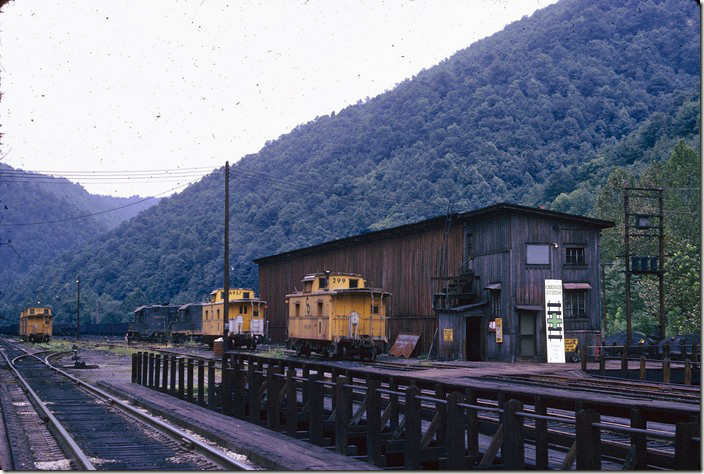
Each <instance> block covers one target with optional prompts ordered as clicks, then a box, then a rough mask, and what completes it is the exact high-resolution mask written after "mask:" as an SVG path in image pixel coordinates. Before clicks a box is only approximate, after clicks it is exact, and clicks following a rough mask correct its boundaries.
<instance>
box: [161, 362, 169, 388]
mask: <svg viewBox="0 0 704 474" xmlns="http://www.w3.org/2000/svg"><path fill="white" fill-rule="evenodd" d="M161 391H162V392H164V393H166V392H168V391H169V356H168V355H164V367H163V368H162V372H161Z"/></svg>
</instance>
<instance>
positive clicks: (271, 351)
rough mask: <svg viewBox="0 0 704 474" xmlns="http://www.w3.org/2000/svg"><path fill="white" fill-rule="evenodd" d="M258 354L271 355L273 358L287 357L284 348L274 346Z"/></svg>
mask: <svg viewBox="0 0 704 474" xmlns="http://www.w3.org/2000/svg"><path fill="white" fill-rule="evenodd" d="M259 355H262V356H264V357H273V358H275V359H288V356H287V355H286V353H285V352H284V350H283V349H279V348H276V347H273V348H271V349H269V350H268V351H266V352H262V353H261V354H259Z"/></svg>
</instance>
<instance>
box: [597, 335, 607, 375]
mask: <svg viewBox="0 0 704 474" xmlns="http://www.w3.org/2000/svg"><path fill="white" fill-rule="evenodd" d="M605 352H606V346H605V345H604V341H601V350H600V351H599V374H600V375H605V374H606V359H605V354H604V353H605Z"/></svg>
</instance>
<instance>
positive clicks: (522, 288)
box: [504, 213, 601, 360]
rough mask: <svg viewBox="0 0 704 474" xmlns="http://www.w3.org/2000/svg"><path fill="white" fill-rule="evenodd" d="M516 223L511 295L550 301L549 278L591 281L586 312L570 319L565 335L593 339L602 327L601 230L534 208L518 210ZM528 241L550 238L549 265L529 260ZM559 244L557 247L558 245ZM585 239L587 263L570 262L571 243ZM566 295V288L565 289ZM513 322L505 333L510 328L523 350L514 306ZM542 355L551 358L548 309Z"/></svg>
mask: <svg viewBox="0 0 704 474" xmlns="http://www.w3.org/2000/svg"><path fill="white" fill-rule="evenodd" d="M511 228H512V232H511V235H512V248H511V253H512V258H511V274H512V276H513V278H514V281H513V282H512V284H511V285H509V291H510V292H512V295H511V296H510V298H511V300H513V301H514V302H515V304H517V305H535V306H541V307H543V306H544V305H545V280H546V279H557V280H562V281H563V283H570V282H572V283H589V284H590V285H591V290H587V299H586V308H585V309H586V313H587V316H588V317H587V318H585V319H578V320H567V321H566V324H565V337H577V338H579V339H580V343H582V342H583V340H584V341H586V342H587V343H589V344H591V343H593V342H594V340H595V337H596V333H597V332H599V331H600V329H601V323H600V322H601V319H600V315H601V285H600V279H599V231H598V230H596V229H594V227H591V226H588V225H585V224H581V223H578V222H569V221H565V220H563V219H557V218H546V217H544V216H535V215H530V214H519V213H516V214H513V215H512V218H511ZM527 244H551V247H550V264H549V265H527V264H526V245H527ZM554 244H557V247H555V246H554ZM569 245H580V246H584V248H585V264H584V265H568V264H567V263H566V250H565V249H566V247H567V246H569ZM563 295H564V293H563ZM512 314H513V318H512V322H513V323H514V324H513V325H512V326H511V328H510V329H508V328H506V327H504V337H506V334H507V333H510V335H511V336H512V337H513V339H514V340H513V350H514V351H515V353H516V355H518V354H520V348H519V340H518V337H517V335H518V333H517V331H518V330H519V328H518V324H517V319H516V318H517V314H516V311H512ZM537 326H538V327H537V331H538V332H537V336H538V341H539V344H538V357H539V359H540V360H545V358H546V342H545V312H544V311H541V312H539V313H538V317H537Z"/></svg>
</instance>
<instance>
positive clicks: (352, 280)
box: [350, 278, 359, 288]
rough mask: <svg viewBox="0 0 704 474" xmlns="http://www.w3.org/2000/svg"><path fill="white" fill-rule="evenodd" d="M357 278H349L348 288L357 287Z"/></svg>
mask: <svg viewBox="0 0 704 474" xmlns="http://www.w3.org/2000/svg"><path fill="white" fill-rule="evenodd" d="M358 283H359V280H357V279H355V278H350V288H358V286H357V285H358Z"/></svg>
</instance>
